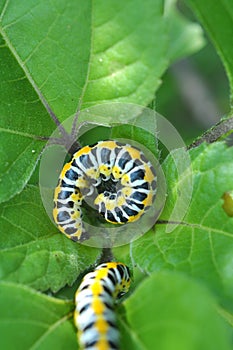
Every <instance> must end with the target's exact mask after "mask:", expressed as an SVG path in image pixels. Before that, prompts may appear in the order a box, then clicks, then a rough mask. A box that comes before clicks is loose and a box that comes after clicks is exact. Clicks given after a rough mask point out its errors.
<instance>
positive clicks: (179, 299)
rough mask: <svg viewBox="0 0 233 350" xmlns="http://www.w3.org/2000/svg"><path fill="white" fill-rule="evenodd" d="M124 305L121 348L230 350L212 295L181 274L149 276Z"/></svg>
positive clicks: (226, 331)
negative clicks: (125, 318)
mask: <svg viewBox="0 0 233 350" xmlns="http://www.w3.org/2000/svg"><path fill="white" fill-rule="evenodd" d="M124 305H125V308H126V313H127V323H126V322H125V321H124V320H122V332H123V334H124V335H125V338H124V343H123V349H153V348H154V347H155V346H156V347H158V349H161V350H167V349H180V350H186V349H191V350H193V349H199V350H207V349H209V350H214V349H216V350H217V349H231V347H230V332H229V329H227V327H226V326H225V324H224V322H223V320H222V319H220V317H219V315H218V314H217V313H216V309H215V302H214V300H213V298H212V296H211V295H210V294H209V292H208V291H207V290H206V289H205V288H203V287H202V286H200V285H198V284H197V283H194V282H193V281H192V280H190V279H189V278H187V277H185V276H183V275H181V274H178V273H171V272H169V273H168V272H161V273H159V274H155V273H153V274H152V275H151V276H150V277H149V278H147V279H146V280H144V281H143V282H142V283H141V285H140V286H139V287H138V289H137V290H136V291H135V293H134V294H133V295H131V297H130V298H128V299H127V300H126V301H125V303H124Z"/></svg>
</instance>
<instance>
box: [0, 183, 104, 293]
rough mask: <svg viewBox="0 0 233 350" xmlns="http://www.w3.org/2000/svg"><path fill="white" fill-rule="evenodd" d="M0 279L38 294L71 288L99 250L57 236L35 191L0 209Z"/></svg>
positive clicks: (25, 191)
mask: <svg viewBox="0 0 233 350" xmlns="http://www.w3.org/2000/svg"><path fill="white" fill-rule="evenodd" d="M0 213H1V217H0V225H1V236H0V279H1V280H5V281H13V282H18V283H21V284H26V285H28V286H31V287H33V288H36V289H39V290H42V291H44V290H47V289H51V290H52V291H57V290H59V289H60V288H61V287H63V286H64V285H65V284H69V285H71V284H73V282H74V281H75V280H76V278H77V276H78V275H79V274H80V273H81V272H83V271H84V270H86V269H87V268H88V267H89V266H90V265H92V264H94V262H95V261H96V259H97V257H98V255H99V250H98V249H94V248H89V247H86V246H83V245H81V244H79V243H74V242H72V241H70V240H69V239H67V238H66V237H65V236H64V235H62V234H61V233H59V231H58V230H57V228H56V226H55V225H54V224H53V223H52V221H50V219H49V217H48V215H47V213H46V212H45V210H44V208H43V205H42V203H41V198H40V194H39V191H38V189H37V187H35V186H31V185H30V186H27V187H26V188H25V190H24V191H23V192H22V193H21V194H20V195H18V196H16V197H14V198H13V199H12V200H11V201H9V202H6V203H5V204H4V205H2V206H1V208H0Z"/></svg>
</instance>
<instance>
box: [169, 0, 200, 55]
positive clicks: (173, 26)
mask: <svg viewBox="0 0 233 350" xmlns="http://www.w3.org/2000/svg"><path fill="white" fill-rule="evenodd" d="M175 5H176V1H175V0H166V1H165V17H166V19H167V28H168V33H169V46H168V57H169V60H170V62H174V61H177V60H178V59H181V58H184V57H186V56H188V55H191V54H193V53H195V52H197V51H199V50H200V49H202V48H203V46H204V45H205V39H204V37H203V31H202V28H201V26H200V25H199V24H198V23H193V22H190V21H189V20H188V19H187V18H185V17H184V16H183V15H182V14H181V13H180V12H179V11H178V10H177V8H176V6H175Z"/></svg>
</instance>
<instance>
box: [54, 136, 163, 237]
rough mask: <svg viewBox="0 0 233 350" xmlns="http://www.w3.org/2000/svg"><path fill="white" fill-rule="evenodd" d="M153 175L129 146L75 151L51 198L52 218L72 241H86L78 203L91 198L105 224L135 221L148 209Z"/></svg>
mask: <svg viewBox="0 0 233 350" xmlns="http://www.w3.org/2000/svg"><path fill="white" fill-rule="evenodd" d="M155 193H156V173H155V170H154V168H153V166H152V164H151V163H150V162H149V161H148V159H147V158H146V157H145V155H144V154H143V152H141V151H140V150H139V149H138V148H136V147H133V146H131V145H129V144H123V143H120V142H117V141H111V140H109V141H100V142H98V143H96V144H94V145H92V146H85V147H83V148H81V149H80V150H78V151H77V152H76V153H75V154H74V156H73V158H72V160H71V161H70V162H69V163H67V164H65V165H64V167H63V169H62V172H61V174H60V177H59V181H58V185H57V187H56V189H55V194H54V210H53V217H54V220H55V222H56V224H57V225H58V228H59V230H60V231H61V232H62V233H64V234H65V235H66V236H67V237H68V238H70V239H72V240H73V241H82V240H84V239H86V238H87V236H86V232H85V229H84V226H83V222H82V210H81V205H82V201H83V199H84V198H85V197H86V196H93V195H94V205H95V206H96V207H97V208H98V211H99V213H100V214H101V215H102V216H103V217H104V218H105V220H106V221H108V222H111V223H114V224H125V223H127V222H133V221H136V220H138V219H139V218H140V217H141V216H142V215H143V214H144V212H145V211H146V210H147V209H148V208H149V207H150V206H151V205H152V203H153V201H154V198H155Z"/></svg>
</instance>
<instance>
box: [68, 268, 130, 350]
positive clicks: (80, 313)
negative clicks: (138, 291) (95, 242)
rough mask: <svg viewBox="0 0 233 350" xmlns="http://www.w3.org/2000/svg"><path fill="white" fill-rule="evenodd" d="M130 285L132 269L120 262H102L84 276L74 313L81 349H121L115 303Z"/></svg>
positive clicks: (78, 291) (76, 296)
mask: <svg viewBox="0 0 233 350" xmlns="http://www.w3.org/2000/svg"><path fill="white" fill-rule="evenodd" d="M129 287H130V272H129V269H128V267H127V266H126V265H124V264H122V263H120V262H108V263H104V264H101V265H99V266H98V267H97V268H96V269H95V270H94V271H93V272H90V273H88V274H86V275H85V276H84V278H83V280H82V282H81V284H80V286H79V288H78V290H77V292H76V294H75V305H76V308H75V312H74V323H75V325H76V327H77V328H78V340H79V344H80V347H81V349H82V350H97V349H99V350H111V349H115V350H116V349H119V332H118V329H117V325H116V316H115V311H114V304H115V301H116V299H117V298H118V297H120V296H122V295H123V294H125V293H126V292H127V291H128V289H129Z"/></svg>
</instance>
